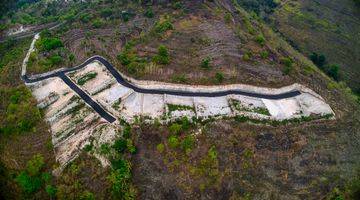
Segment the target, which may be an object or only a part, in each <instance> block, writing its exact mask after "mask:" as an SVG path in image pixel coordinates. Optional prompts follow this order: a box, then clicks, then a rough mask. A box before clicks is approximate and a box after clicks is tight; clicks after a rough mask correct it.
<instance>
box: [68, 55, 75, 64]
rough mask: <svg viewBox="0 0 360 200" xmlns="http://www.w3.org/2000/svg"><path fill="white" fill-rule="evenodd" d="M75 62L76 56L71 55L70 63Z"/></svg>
mask: <svg viewBox="0 0 360 200" xmlns="http://www.w3.org/2000/svg"><path fill="white" fill-rule="evenodd" d="M74 60H75V55H74V54H70V55H69V61H70V62H73V61H74Z"/></svg>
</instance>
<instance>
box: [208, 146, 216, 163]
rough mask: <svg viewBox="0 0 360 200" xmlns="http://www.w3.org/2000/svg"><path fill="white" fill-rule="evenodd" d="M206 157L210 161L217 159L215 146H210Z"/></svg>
mask: <svg viewBox="0 0 360 200" xmlns="http://www.w3.org/2000/svg"><path fill="white" fill-rule="evenodd" d="M208 156H209V158H211V159H212V160H215V159H216V158H217V151H216V149H215V146H212V147H211V148H210V149H209V151H208Z"/></svg>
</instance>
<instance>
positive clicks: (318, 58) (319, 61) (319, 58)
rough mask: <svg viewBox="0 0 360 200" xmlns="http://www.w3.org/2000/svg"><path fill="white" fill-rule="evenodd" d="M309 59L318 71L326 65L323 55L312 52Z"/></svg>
mask: <svg viewBox="0 0 360 200" xmlns="http://www.w3.org/2000/svg"><path fill="white" fill-rule="evenodd" d="M310 59H311V61H313V63H314V64H315V65H316V66H318V67H319V68H320V69H321V68H322V67H323V66H324V65H325V63H326V57H325V55H323V54H320V55H318V54H317V53H315V52H313V53H312V54H311V55H310Z"/></svg>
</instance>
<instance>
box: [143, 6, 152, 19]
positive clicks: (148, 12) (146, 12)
mask: <svg viewBox="0 0 360 200" xmlns="http://www.w3.org/2000/svg"><path fill="white" fill-rule="evenodd" d="M144 16H145V17H147V18H153V17H154V11H153V10H152V8H148V9H146V11H145V13H144Z"/></svg>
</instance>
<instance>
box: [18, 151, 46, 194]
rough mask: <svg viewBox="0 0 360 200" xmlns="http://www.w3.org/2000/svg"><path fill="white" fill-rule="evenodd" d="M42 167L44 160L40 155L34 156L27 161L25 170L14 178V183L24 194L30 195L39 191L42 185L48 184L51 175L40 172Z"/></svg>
mask: <svg viewBox="0 0 360 200" xmlns="http://www.w3.org/2000/svg"><path fill="white" fill-rule="evenodd" d="M44 167H45V163H44V158H43V157H42V156H41V155H35V156H34V157H33V158H32V159H31V160H30V161H28V163H27V167H26V170H25V171H22V172H20V173H19V175H18V176H17V177H16V178H15V181H16V183H17V184H18V185H19V186H20V188H21V189H22V191H23V192H24V193H25V194H27V195H29V194H32V193H34V192H36V191H38V190H39V189H41V188H42V186H43V185H44V183H48V182H50V180H51V175H50V174H48V173H44V172H42V171H43V169H44Z"/></svg>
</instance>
